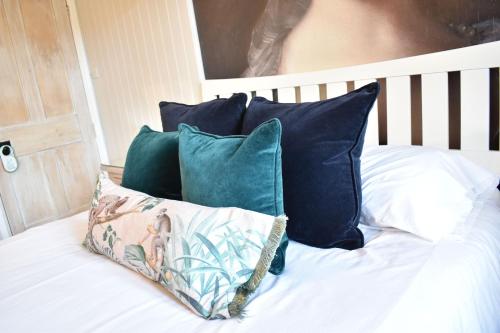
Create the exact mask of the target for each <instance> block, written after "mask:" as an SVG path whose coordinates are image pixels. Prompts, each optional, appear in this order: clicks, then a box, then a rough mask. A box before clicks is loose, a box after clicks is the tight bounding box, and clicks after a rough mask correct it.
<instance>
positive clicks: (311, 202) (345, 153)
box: [242, 83, 379, 250]
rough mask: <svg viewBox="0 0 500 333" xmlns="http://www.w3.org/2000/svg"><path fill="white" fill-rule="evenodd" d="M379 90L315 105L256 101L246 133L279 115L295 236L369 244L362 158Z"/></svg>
mask: <svg viewBox="0 0 500 333" xmlns="http://www.w3.org/2000/svg"><path fill="white" fill-rule="evenodd" d="M378 92H379V85H378V83H370V84H368V85H366V86H364V87H362V88H360V89H357V90H354V91H352V92H350V93H348V94H347V95H343V96H340V97H337V98H333V99H328V100H324V101H319V102H313V103H276V102H271V101H268V100H266V99H265V98H262V97H255V98H253V99H252V101H251V102H250V105H249V106H248V110H247V112H246V113H245V116H244V118H243V129H242V132H243V134H248V133H250V132H251V131H252V130H253V129H254V128H256V127H257V126H259V125H260V124H261V123H263V122H265V121H267V120H269V119H272V118H278V119H279V120H280V121H281V125H282V129H283V132H282V133H283V134H282V139H281V146H282V163H283V170H282V172H283V195H284V207H285V214H286V215H287V216H288V218H289V221H288V224H287V233H288V236H289V238H290V239H293V240H296V241H298V242H301V243H304V244H307V245H311V246H316V247H321V248H331V247H339V248H343V249H349V250H351V249H356V248H359V247H362V246H363V245H364V238H363V234H362V233H361V231H360V230H359V229H358V228H357V225H358V221H359V214H360V210H361V177H360V156H361V152H362V150H363V142H364V135H365V130H366V123H367V119H368V114H369V112H370V110H371V108H372V106H373V103H374V102H375V100H376V98H377V95H378Z"/></svg>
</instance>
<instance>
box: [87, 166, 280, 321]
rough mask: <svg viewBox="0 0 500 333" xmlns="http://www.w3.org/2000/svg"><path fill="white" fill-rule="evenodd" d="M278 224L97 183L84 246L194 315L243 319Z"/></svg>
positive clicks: (275, 240)
mask: <svg viewBox="0 0 500 333" xmlns="http://www.w3.org/2000/svg"><path fill="white" fill-rule="evenodd" d="M284 229H285V218H284V217H278V218H275V217H272V216H268V215H264V214H260V213H256V212H252V211H247V210H242V209H238V208H209V207H203V206H199V205H194V204H191V203H187V202H182V201H174V200H166V199H158V198H154V197H151V196H148V195H146V194H143V193H140V192H136V191H132V190H128V189H125V188H123V187H120V186H118V185H115V184H114V183H112V182H111V181H110V180H109V179H108V178H106V176H104V175H101V176H100V179H99V181H98V183H97V186H96V190H95V193H94V196H93V198H92V203H91V209H90V213H89V229H88V234H87V237H86V239H85V241H84V245H85V246H86V247H87V248H88V249H89V250H91V251H93V252H95V253H99V254H103V255H106V256H107V257H109V258H110V259H112V260H114V261H116V262H118V263H120V264H122V265H124V266H127V267H128V268H130V269H132V270H134V271H136V272H138V273H141V274H142V275H144V276H146V277H148V278H149V279H151V280H153V281H156V282H158V283H160V284H161V285H162V286H164V287H165V288H167V289H168V290H169V291H170V292H172V293H173V294H174V295H175V296H176V297H177V298H179V299H180V300H181V301H182V302H183V303H184V304H186V305H187V306H188V307H190V308H191V309H192V310H193V311H194V312H195V313H196V314H198V315H200V316H202V317H204V318H210V319H216V318H218V319H225V318H229V317H234V316H241V314H242V310H243V308H244V306H245V305H246V303H247V298H248V296H249V295H250V294H251V293H252V292H253V291H254V290H255V289H256V288H257V286H258V284H259V283H260V280H261V279H262V278H263V276H264V275H265V273H266V272H267V269H268V268H269V265H270V264H271V261H272V258H273V257H274V254H275V252H276V248H277V247H278V245H279V240H280V239H281V236H282V235H283V232H284Z"/></svg>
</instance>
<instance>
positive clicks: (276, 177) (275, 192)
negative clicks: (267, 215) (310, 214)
mask: <svg viewBox="0 0 500 333" xmlns="http://www.w3.org/2000/svg"><path fill="white" fill-rule="evenodd" d="M274 119H276V118H274ZM278 121H279V120H278ZM280 148H281V122H280V133H279V138H278V142H277V144H276V150H275V152H274V216H278V203H277V201H278V200H277V198H278V185H277V184H278V176H277V175H276V170H277V166H278V157H277V156H278V151H279V150H280ZM281 172H282V173H283V170H282V171H281ZM282 200H283V198H282ZM283 213H284V209H283Z"/></svg>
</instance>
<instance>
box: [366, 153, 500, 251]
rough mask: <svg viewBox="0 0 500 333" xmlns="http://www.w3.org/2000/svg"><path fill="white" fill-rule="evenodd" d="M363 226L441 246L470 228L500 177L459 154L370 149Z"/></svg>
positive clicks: (367, 155)
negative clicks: (475, 210) (478, 203)
mask: <svg viewBox="0 0 500 333" xmlns="http://www.w3.org/2000/svg"><path fill="white" fill-rule="evenodd" d="M361 178H362V188H363V206H362V212H361V218H360V222H361V223H363V224H367V225H371V226H378V227H392V228H397V229H400V230H404V231H407V232H410V233H412V234H415V235H417V236H419V237H422V238H424V239H427V240H431V241H438V240H439V239H441V238H442V237H443V236H445V235H447V234H449V233H451V232H453V231H454V230H455V229H456V227H457V226H458V225H460V224H463V222H465V220H466V218H467V216H468V214H469V213H470V211H471V210H472V207H473V203H474V200H475V199H476V198H477V196H478V195H479V194H480V193H481V192H482V191H483V190H484V188H485V184H487V183H489V185H491V186H494V185H495V184H494V181H495V177H494V175H492V174H491V173H490V172H489V171H486V170H484V169H483V168H481V167H479V166H477V165H475V164H474V163H472V162H470V161H469V160H467V159H465V158H464V157H462V156H461V155H460V154H459V153H457V152H452V151H448V150H439V149H435V148H427V147H419V146H380V147H366V148H365V151H364V152H363V155H362V157H361Z"/></svg>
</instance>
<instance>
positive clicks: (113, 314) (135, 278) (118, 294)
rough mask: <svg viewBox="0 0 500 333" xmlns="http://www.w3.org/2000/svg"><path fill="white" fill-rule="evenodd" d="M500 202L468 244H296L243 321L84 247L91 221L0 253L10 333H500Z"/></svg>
mask: <svg viewBox="0 0 500 333" xmlns="http://www.w3.org/2000/svg"><path fill="white" fill-rule="evenodd" d="M499 193H500V192H498V191H496V190H494V191H493V190H492V191H491V192H489V194H488V195H486V196H484V197H483V199H482V200H480V201H478V202H476V205H475V208H474V211H473V214H472V215H471V216H470V218H469V220H468V221H467V223H468V224H470V225H471V226H472V227H471V228H470V230H471V231H470V232H469V234H467V235H466V236H465V238H464V239H463V240H459V239H457V238H454V237H453V236H448V237H447V238H445V239H443V240H441V241H440V242H438V243H436V244H433V243H430V242H427V241H424V240H422V239H419V238H417V237H415V236H412V235H411V234H408V233H405V232H401V231H396V230H391V229H387V230H384V231H378V230H375V229H367V228H364V227H361V228H362V229H363V231H364V233H365V235H366V238H367V244H366V246H365V247H364V248H362V249H358V250H355V251H345V250H341V249H330V250H324V249H316V248H312V247H307V246H304V245H301V244H298V243H295V242H291V243H290V246H289V249H288V255H287V268H286V271H285V272H284V274H283V275H281V276H278V277H276V276H273V275H270V274H268V275H267V276H266V278H265V279H264V281H263V284H262V285H261V287H260V289H259V290H258V292H257V293H256V295H255V297H254V298H253V300H252V301H251V303H250V304H249V306H248V307H247V315H246V318H245V319H243V320H241V321H239V320H226V321H221V320H214V321H206V320H204V319H201V318H199V317H197V316H195V315H194V314H193V313H192V312H191V311H189V310H188V309H187V308H185V307H184V306H183V305H182V304H180V303H178V302H176V300H175V299H174V297H172V296H171V295H169V294H168V292H167V291H165V290H164V289H163V288H161V287H159V286H157V285H155V284H153V283H152V282H150V281H149V280H147V279H146V278H144V277H142V276H140V275H139V274H137V273H135V272H133V271H130V270H128V269H126V268H125V267H122V266H120V265H118V264H116V263H114V262H112V261H110V260H109V259H106V258H105V257H103V256H99V255H95V254H92V253H89V252H88V251H87V250H86V249H85V248H84V247H83V246H81V242H82V240H83V238H84V236H85V232H86V227H87V215H86V213H82V214H79V215H76V216H73V217H71V218H68V219H64V220H61V221H57V222H53V223H50V224H47V225H44V226H40V227H37V228H33V229H31V230H28V231H27V232H24V233H22V234H20V235H18V236H15V237H12V238H10V239H7V240H4V241H1V242H0V331H1V332H151V333H153V332H154V333H158V332H183V333H190V332H257V333H262V332H287V333H291V332H308V333H312V332H440V333H443V332H500V218H499V217H500V194H499Z"/></svg>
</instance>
